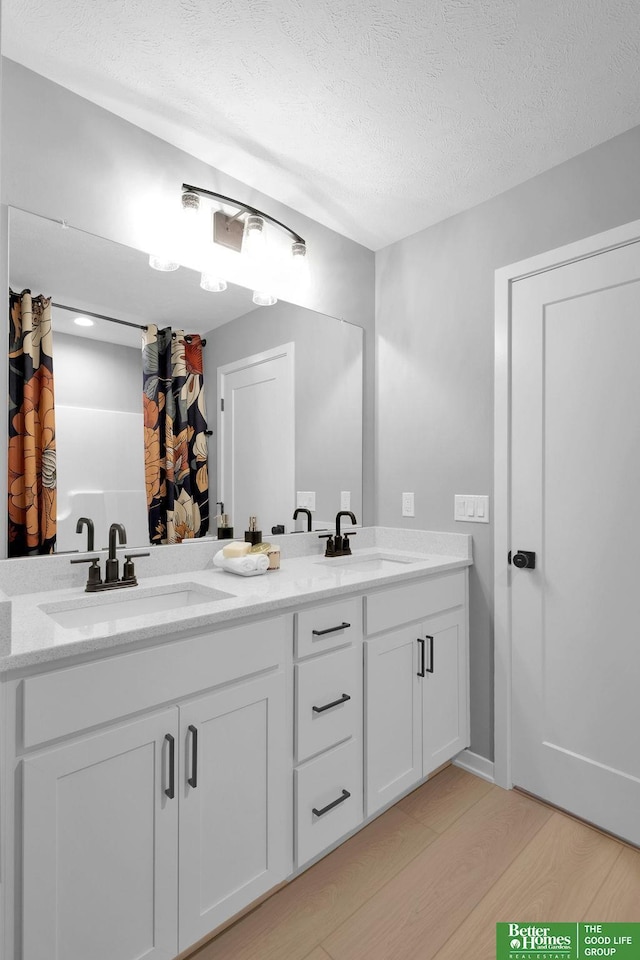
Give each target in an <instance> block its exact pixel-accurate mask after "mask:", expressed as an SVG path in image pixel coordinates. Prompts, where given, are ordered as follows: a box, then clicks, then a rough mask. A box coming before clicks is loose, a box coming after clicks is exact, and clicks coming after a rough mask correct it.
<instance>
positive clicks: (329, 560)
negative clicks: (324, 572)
mask: <svg viewBox="0 0 640 960" xmlns="http://www.w3.org/2000/svg"><path fill="white" fill-rule="evenodd" d="M316 562H317V563H319V564H322V565H323V566H324V565H327V566H328V565H331V567H334V566H335V567H347V568H348V569H349V570H360V571H363V572H364V573H367V572H369V571H370V572H371V573H373V572H375V571H377V570H389V571H391V570H397V569H398V568H399V567H406V566H407V565H408V564H411V563H419V562H420V561H419V560H418V559H417V558H416V557H392V556H387V555H386V554H380V553H372V554H369V555H368V556H364V557H362V556H358V555H357V554H352V555H351V556H350V557H325V559H324V560H317V561H316Z"/></svg>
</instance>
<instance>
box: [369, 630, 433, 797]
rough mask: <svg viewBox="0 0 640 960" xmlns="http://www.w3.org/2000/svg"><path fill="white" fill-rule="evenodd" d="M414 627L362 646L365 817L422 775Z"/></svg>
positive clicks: (418, 633)
mask: <svg viewBox="0 0 640 960" xmlns="http://www.w3.org/2000/svg"><path fill="white" fill-rule="evenodd" d="M419 636H420V631H419V628H418V626H417V625H416V626H413V627H403V628H402V629H399V630H395V631H393V633H388V634H385V635H384V636H382V637H379V638H378V639H376V640H368V641H367V642H366V643H365V676H366V687H365V703H366V707H365V717H366V724H365V729H366V762H367V771H366V783H367V816H370V815H371V814H372V813H374V812H375V811H376V810H379V809H380V808H381V807H383V806H385V804H387V803H390V802H391V801H392V800H394V799H395V798H396V797H397V796H399V795H400V794H401V793H403V792H404V791H405V790H407V789H408V788H409V787H410V786H411V785H412V784H414V783H416V782H417V781H418V780H420V778H421V776H422V754H421V742H422V740H421V737H422V734H421V725H422V701H421V694H422V691H421V688H420V683H421V680H420V678H419V677H418V675H417V674H418V652H419V644H418V637H419Z"/></svg>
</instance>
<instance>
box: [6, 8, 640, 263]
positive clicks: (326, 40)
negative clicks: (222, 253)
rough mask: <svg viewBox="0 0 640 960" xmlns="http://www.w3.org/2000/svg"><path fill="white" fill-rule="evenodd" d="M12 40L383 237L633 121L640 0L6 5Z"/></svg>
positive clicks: (121, 103) (362, 232)
mask: <svg viewBox="0 0 640 960" xmlns="http://www.w3.org/2000/svg"><path fill="white" fill-rule="evenodd" d="M2 10H3V14H2V15H3V23H2V31H3V52H4V53H5V55H7V56H9V57H10V58H12V59H14V60H17V61H19V62H20V63H23V64H24V65H25V66H27V67H30V68H31V69H33V70H35V71H37V72H38V73H42V74H44V75H45V76H47V77H49V78H50V79H52V80H54V81H56V82H57V83H60V84H62V85H64V86H67V87H69V88H71V89H72V90H74V91H76V92H78V93H80V94H81V95H82V96H85V97H87V98H89V99H90V100H94V101H95V102H97V103H100V104H102V105H103V106H105V107H107V108H108V109H109V110H112V111H113V112H114V113H117V114H119V115H121V116H123V117H125V118H126V119H128V120H131V121H133V122H134V123H137V124H138V125H139V126H141V127H143V128H145V129H147V130H150V131H151V132H153V133H155V134H156V135H158V136H160V137H162V138H163V139H165V140H167V141H169V142H171V143H173V144H175V145H176V146H179V147H181V148H182V149H184V150H187V151H188V152H189V153H192V154H194V155H195V156H197V157H199V158H201V159H203V160H205V161H207V162H208V163H211V164H213V165H214V166H216V167H218V168H219V169H221V170H223V171H225V172H226V173H228V174H231V175H232V176H234V177H237V178H238V179H240V180H243V181H245V182H247V183H249V184H251V185H252V186H253V187H255V188H257V189H259V190H261V191H262V192H264V193H266V194H269V195H270V196H273V197H275V198H277V199H278V200H281V201H283V202H285V203H287V204H290V205H291V206H292V207H294V208H296V209H298V210H300V211H302V212H303V213H305V214H307V215H308V216H310V217H312V218H314V219H316V220H318V221H320V222H321V223H324V224H326V225H327V226H330V227H332V228H334V229H335V230H338V231H339V232H341V233H343V234H346V235H347V236H350V237H352V238H353V239H355V240H357V241H359V242H360V243H363V244H364V245H366V246H368V247H371V248H372V249H378V248H380V247H382V246H384V245H386V244H388V243H390V242H392V241H394V240H396V239H399V238H400V237H403V236H406V235H408V234H410V233H413V232H415V231H417V230H419V229H422V228H423V227H425V226H428V225H429V224H431V223H434V222H437V221H438V220H441V219H443V218H444V217H447V216H450V215H451V214H453V213H456V212H458V211H460V210H463V209H466V208H467V207H470V206H473V205H474V204H476V203H479V202H481V201H482V200H486V199H488V198H489V197H491V196H494V195H496V194H498V193H500V192H502V191H503V190H505V189H507V188H508V187H510V186H514V185H515V184H517V183H521V182H522V181H523V180H526V179H528V178H529V177H531V176H534V175H535V174H537V173H540V172H542V171H543V170H546V169H548V168H550V167H552V166H554V165H555V164H557V163H559V162H561V161H563V160H566V159H568V158H569V157H572V156H575V155H576V154H578V153H581V152H582V151H584V150H586V149H588V148H589V147H591V146H593V145H595V144H597V143H601V142H602V141H604V140H607V139H609V138H610V137H612V136H614V135H616V134H617V133H621V132H622V131H624V130H627V129H629V128H630V127H632V126H635V125H636V124H638V123H640V6H639V3H638V0H154V2H153V3H150V2H149V0H2Z"/></svg>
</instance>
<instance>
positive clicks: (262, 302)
mask: <svg viewBox="0 0 640 960" xmlns="http://www.w3.org/2000/svg"><path fill="white" fill-rule="evenodd" d="M253 302H254V303H255V304H256V306H257V307H272V306H273V305H274V303H277V302H278V299H277V297H274V295H273V294H272V293H266V292H265V291H264V290H254V291H253Z"/></svg>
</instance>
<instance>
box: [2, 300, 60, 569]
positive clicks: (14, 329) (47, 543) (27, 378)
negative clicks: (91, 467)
mask: <svg viewBox="0 0 640 960" xmlns="http://www.w3.org/2000/svg"><path fill="white" fill-rule="evenodd" d="M52 354H53V339H52V333H51V298H50V297H43V296H37V297H32V295H31V291H30V290H23V291H22V293H14V291H13V290H10V291H9V458H8V459H9V476H8V486H9V498H8V509H9V545H8V554H9V556H10V557H25V556H30V555H32V554H44V553H53V552H54V549H55V542H56V431H55V414H54V391H53V356H52Z"/></svg>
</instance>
